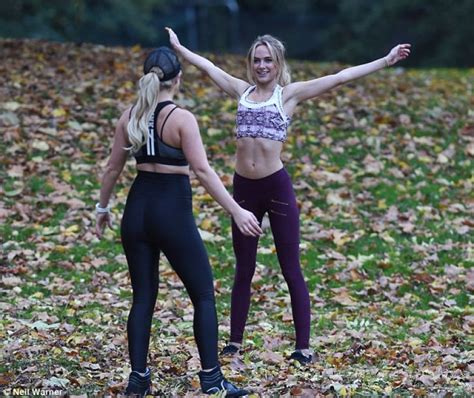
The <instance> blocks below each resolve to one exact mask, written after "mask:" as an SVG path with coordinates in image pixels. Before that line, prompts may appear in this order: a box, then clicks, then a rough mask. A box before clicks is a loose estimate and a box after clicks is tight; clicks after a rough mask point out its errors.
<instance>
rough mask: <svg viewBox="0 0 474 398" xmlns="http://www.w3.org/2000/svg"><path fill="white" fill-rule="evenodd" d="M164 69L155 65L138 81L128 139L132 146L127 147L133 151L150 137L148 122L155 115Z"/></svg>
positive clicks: (128, 128)
mask: <svg viewBox="0 0 474 398" xmlns="http://www.w3.org/2000/svg"><path fill="white" fill-rule="evenodd" d="M160 72H161V74H163V72H162V70H161V69H159V68H157V67H153V68H151V70H150V72H149V73H147V74H146V75H144V76H142V77H141V78H140V80H139V81H138V99H137V102H136V103H135V105H134V107H133V109H132V112H131V115H130V121H129V122H128V126H127V131H128V139H129V141H130V143H131V146H130V147H128V148H126V149H128V150H130V151H131V152H132V153H133V152H136V151H138V150H139V149H140V148H141V147H142V146H143V145H144V144H145V143H146V142H147V139H148V134H149V133H148V123H149V121H150V119H151V118H152V117H153V113H154V111H155V108H156V105H157V104H158V94H159V93H160V79H159V74H160Z"/></svg>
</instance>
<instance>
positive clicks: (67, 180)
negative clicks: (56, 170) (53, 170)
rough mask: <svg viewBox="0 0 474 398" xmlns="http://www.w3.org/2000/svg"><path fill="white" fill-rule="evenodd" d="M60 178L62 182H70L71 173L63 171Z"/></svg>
mask: <svg viewBox="0 0 474 398" xmlns="http://www.w3.org/2000/svg"><path fill="white" fill-rule="evenodd" d="M61 177H62V178H63V180H64V181H66V182H69V181H71V172H70V171H69V170H63V171H62V173H61Z"/></svg>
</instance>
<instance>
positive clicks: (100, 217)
mask: <svg viewBox="0 0 474 398" xmlns="http://www.w3.org/2000/svg"><path fill="white" fill-rule="evenodd" d="M106 226H108V227H109V228H112V218H111V216H110V213H99V214H97V215H96V216H95V233H96V235H97V236H98V237H99V238H101V237H102V234H103V233H104V229H105V227H106Z"/></svg>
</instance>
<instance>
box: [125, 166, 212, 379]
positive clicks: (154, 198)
mask: <svg viewBox="0 0 474 398" xmlns="http://www.w3.org/2000/svg"><path fill="white" fill-rule="evenodd" d="M121 234H122V245H123V248H124V251H125V255H126V257H127V262H128V268H129V271H130V277H131V280H132V288H133V304H132V309H131V310H130V315H129V318H128V324H127V333H128V348H129V354H130V361H131V365H132V370H136V371H138V372H144V371H145V369H146V365H147V354H148V346H149V341H150V329H151V321H152V316H153V310H154V307H155V302H156V297H157V294H158V279H159V278H158V261H159V257H160V252H163V253H164V254H165V255H166V257H167V259H168V261H169V262H170V264H171V266H172V267H173V269H174V270H175V272H176V273H177V274H178V276H179V278H180V279H181V280H182V282H183V284H184V286H185V288H186V290H187V292H188V294H189V297H190V298H191V301H192V303H193V306H194V324H193V325H194V338H195V339H196V343H197V346H198V350H199V355H200V358H201V365H202V367H203V368H204V369H209V368H213V367H215V366H216V365H217V364H218V361H217V315H216V307H215V300H214V284H213V280H212V272H211V267H210V265H209V259H208V256H207V252H206V249H205V248H204V245H203V243H202V240H201V237H200V235H199V232H198V230H197V227H196V223H195V220H194V217H193V213H192V193H191V186H190V183H189V177H188V176H186V175H181V174H163V173H152V172H143V171H139V172H138V175H137V177H136V179H135V181H134V182H133V185H132V187H131V189H130V193H129V195H128V198H127V204H126V206H125V211H124V214H123V219H122V227H121Z"/></svg>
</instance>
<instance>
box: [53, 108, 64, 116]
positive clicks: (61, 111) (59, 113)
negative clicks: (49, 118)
mask: <svg viewBox="0 0 474 398" xmlns="http://www.w3.org/2000/svg"><path fill="white" fill-rule="evenodd" d="M53 116H54V117H62V116H66V110H65V109H64V108H56V109H55V110H54V111H53Z"/></svg>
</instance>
